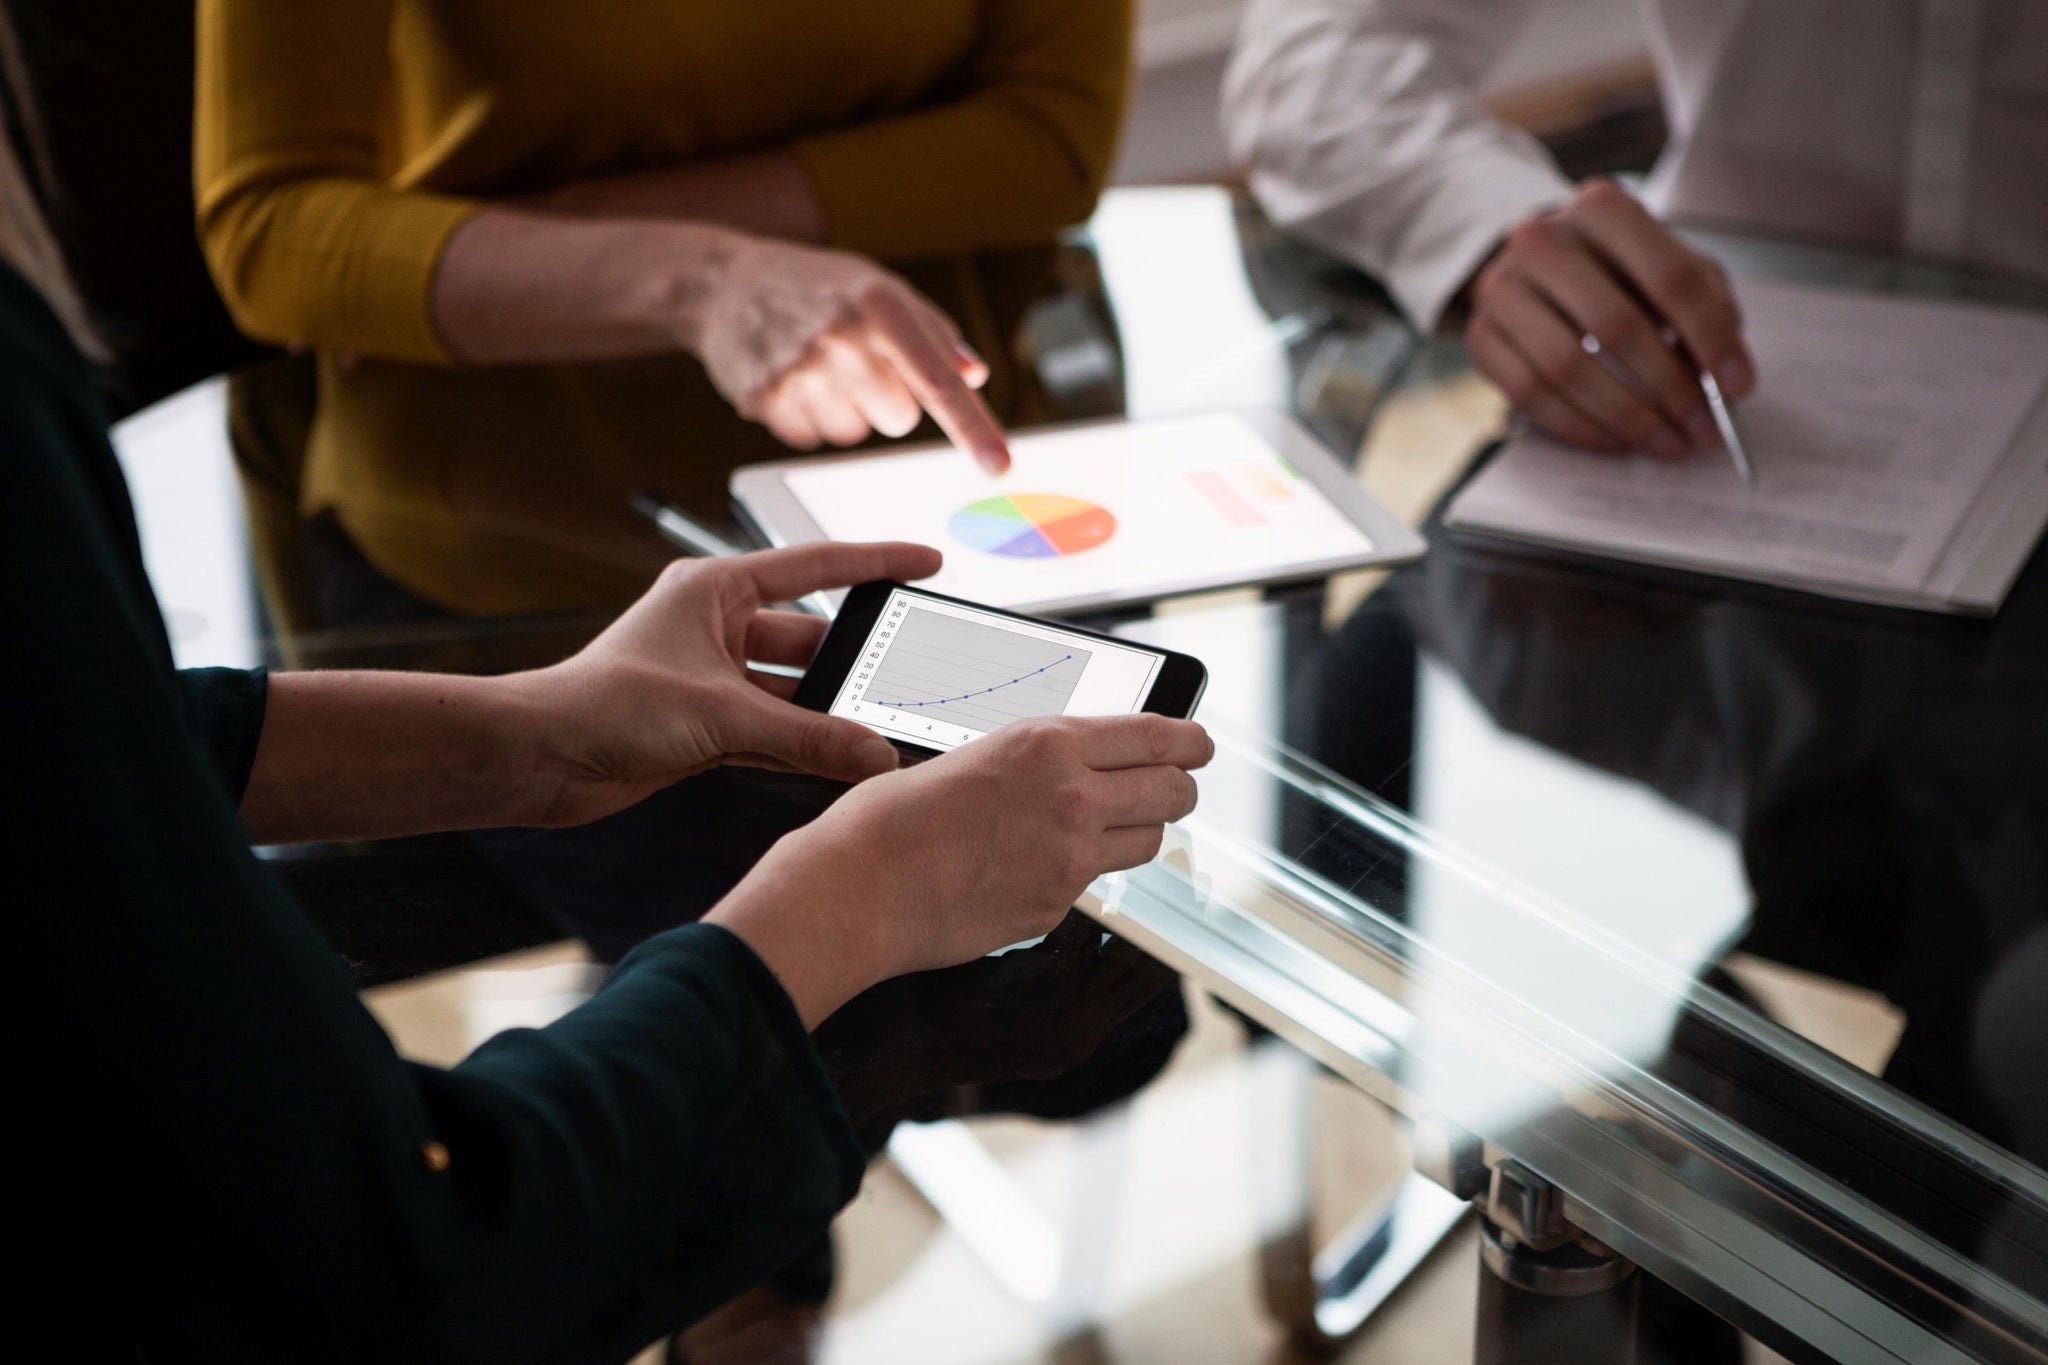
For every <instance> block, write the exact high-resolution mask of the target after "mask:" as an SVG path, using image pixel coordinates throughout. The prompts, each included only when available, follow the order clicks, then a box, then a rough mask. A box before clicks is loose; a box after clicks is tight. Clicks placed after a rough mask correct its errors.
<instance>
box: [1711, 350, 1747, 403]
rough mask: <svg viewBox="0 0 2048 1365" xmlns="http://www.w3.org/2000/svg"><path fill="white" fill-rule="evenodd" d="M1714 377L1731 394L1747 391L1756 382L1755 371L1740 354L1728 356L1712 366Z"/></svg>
mask: <svg viewBox="0 0 2048 1365" xmlns="http://www.w3.org/2000/svg"><path fill="white" fill-rule="evenodd" d="M1714 378H1715V379H1717V380H1719V381H1720V383H1721V387H1722V389H1724V390H1725V391H1727V392H1728V393H1731V394H1738V393H1748V392H1749V389H1750V386H1751V385H1752V384H1754V383H1756V371H1755V370H1754V369H1752V368H1751V367H1750V363H1749V362H1748V361H1747V360H1744V359H1743V358H1742V357H1741V356H1739V355H1738V356H1730V357H1728V359H1726V360H1724V361H1722V362H1721V363H1720V364H1718V365H1716V366H1715V367H1714Z"/></svg>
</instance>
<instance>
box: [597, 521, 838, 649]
mask: <svg viewBox="0 0 2048 1365" xmlns="http://www.w3.org/2000/svg"><path fill="white" fill-rule="evenodd" d="M632 502H633V510H634V511H636V512H638V513H639V514H640V515H641V516H643V517H646V518H647V519H648V520H649V521H651V522H653V523H654V528H655V529H656V530H657V531H660V532H661V534H662V536H663V537H664V538H665V539H667V541H668V542H669V543H670V544H671V545H675V546H678V547H680V548H682V549H684V550H688V551H689V552H690V553H691V554H693V555H696V556H697V557H698V558H700V559H730V558H732V556H734V555H743V554H745V553H747V550H746V547H744V546H741V545H735V544H733V543H732V542H731V541H729V540H727V539H725V537H723V536H721V535H719V534H718V533H717V532H715V531H713V530H712V529H711V528H710V527H708V526H705V525H704V524H702V523H701V522H699V521H697V520H695V519H694V518H692V517H690V516H688V515H686V514H685V513H684V512H683V510H682V509H681V508H679V507H677V506H675V504H673V503H670V502H664V501H663V500H662V499H661V498H660V497H658V496H656V495H655V494H653V493H635V494H634V495H633V498H632ZM791 605H792V606H795V607H799V608H801V609H803V610H804V611H808V612H810V613H812V614H813V615H817V616H822V617H824V618H825V619H826V620H828V621H829V620H831V619H832V618H833V617H834V616H836V615H838V613H837V612H836V611H834V610H833V609H832V604H831V603H830V602H828V601H826V600H825V597H824V594H822V593H815V592H814V593H812V594H811V595H810V596H808V597H806V598H804V599H803V600H802V601H800V602H793V603H791Z"/></svg>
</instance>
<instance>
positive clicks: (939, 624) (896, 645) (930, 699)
mask: <svg viewBox="0 0 2048 1365" xmlns="http://www.w3.org/2000/svg"><path fill="white" fill-rule="evenodd" d="M1090 657H1091V652H1090V651H1089V650H1087V649H1084V648H1081V647H1080V646H1078V645H1076V644H1074V643H1071V642H1069V641H1063V640H1045V639H1040V638H1038V637H1036V636H1032V635H1025V634H1022V633H1020V632H1017V631H1012V630H1004V629H1002V628H1001V627H999V626H990V625H983V624H982V623H980V622H977V621H968V620H963V619H961V618H960V617H958V616H951V615H944V614H941V613H939V612H936V611H927V610H924V609H921V608H918V607H905V608H904V609H903V610H901V611H900V612H898V611H892V612H891V613H890V614H889V616H888V617H886V618H885V619H884V621H883V623H882V625H881V628H880V629H878V630H877V631H876V632H875V635H874V637H873V639H872V640H871V641H870V643H869V646H868V650H867V653H866V655H865V656H864V657H863V658H862V660H861V663H860V665H859V669H858V673H860V674H866V677H865V678H864V679H862V678H860V677H859V676H856V690H855V692H854V695H853V696H852V697H851V698H850V700H851V701H853V702H854V703H855V714H856V715H858V716H861V718H863V719H866V718H867V717H866V709H867V708H869V707H880V708H883V709H885V710H887V711H889V712H891V713H893V714H892V717H891V718H892V720H893V722H894V723H895V724H894V726H892V728H903V729H907V730H911V731H913V732H928V733H930V734H931V735H932V736H933V737H934V738H937V739H941V740H949V741H951V742H955V743H957V742H963V741H964V739H965V738H966V736H958V737H956V736H954V735H953V734H952V733H951V732H952V731H953V730H954V729H955V728H956V727H957V728H958V729H960V730H965V731H972V732H974V733H977V734H985V733H987V732H988V731H990V730H995V729H998V728H1000V727H1002V726H1004V725H1008V724H1009V723H1010V722H1011V721H1013V720H1023V719H1025V718H1026V717H1029V716H1057V715H1061V714H1063V713H1064V712H1065V710H1066V706H1067V703H1068V701H1069V700H1070V699H1071V698H1072V697H1073V695H1074V687H1075V685H1076V684H1077V683H1079V682H1080V680H1081V675H1082V673H1083V672H1085V671H1086V670H1087V668H1088V661H1089V659H1090Z"/></svg>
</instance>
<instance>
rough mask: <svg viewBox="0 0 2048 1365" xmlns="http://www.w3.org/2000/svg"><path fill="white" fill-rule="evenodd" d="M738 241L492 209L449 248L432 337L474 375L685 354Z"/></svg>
mask: <svg viewBox="0 0 2048 1365" xmlns="http://www.w3.org/2000/svg"><path fill="white" fill-rule="evenodd" d="M738 240H739V239H738V237H737V234H735V233H734V232H732V231H731V230H730V229H727V228H721V227H715V226H711V225H707V224H701V223H668V222H653V221H645V220H634V219H630V218H606V219H583V218H577V217H573V216H570V215H567V214H558V213H540V212H534V211H531V210H527V209H516V208H489V209H484V210H482V211H481V212H479V213H477V214H476V215H474V216H473V217H471V218H470V219H469V220H468V221H466V222H464V223H463V224H462V226H461V227H459V228H457V229H456V231H455V232H454V234H453V235H452V236H451V237H450V238H449V239H448V245H447V247H446V249H445V250H444V251H443V253H442V257H441V261H440V266H439V269H437V270H436V271H435V274H434V284H433V299H432V309H433V316H434V325H435V327H436V329H437V330H438V331H439V333H440V335H441V338H442V340H443V341H444V342H445V343H446V344H447V347H448V351H449V353H450V354H451V355H453V356H454V357H455V358H456V359H458V360H460V361H463V362H465V363H468V364H473V365H520V364H553V363H563V362H573V361H581V360H610V359H620V358H624V357H629V356H640V355H654V354H659V353H663V352H669V351H675V350H679V349H682V350H687V349H689V348H690V346H691V345H692V342H693V340H694V329H695V324H696V321H697V314H698V309H699V307H700V306H701V304H702V302H703V300H704V298H705V297H706V295H707V293H708V292H709V290H710V289H711V288H712V287H713V285H714V284H715V283H716V282H717V281H718V280H719V279H720V278H721V277H722V275H723V272H724V271H725V269H726V267H727V265H728V264H729V263H730V261H731V260H732V257H733V255H734V251H735V248H736V246H737V245H738Z"/></svg>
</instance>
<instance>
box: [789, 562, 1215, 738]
mask: <svg viewBox="0 0 2048 1365" xmlns="http://www.w3.org/2000/svg"><path fill="white" fill-rule="evenodd" d="M1208 676H1209V675H1208V670H1207V669H1205V668H1204V667H1203V666H1202V664H1201V662H1200V661H1199V660H1197V659H1194V658H1192V657H1190V656H1189V655H1186V654H1177V653H1175V652H1173V651H1172V650H1165V649H1155V648H1153V647H1151V646H1149V645H1139V644H1134V643H1132V642H1130V641H1128V640H1119V639H1117V638H1115V637H1114V636H1110V635H1102V634H1098V633H1097V632H1095V631H1087V630H1076V629H1074V628H1073V627H1071V626H1064V625H1056V624H1054V623H1052V622H1050V621H1042V620H1038V619H1036V618H1034V617H1030V616H1020V615H1017V614H1016V613H1014V612H1006V611H997V610H995V609H993V608H990V607H984V606H979V605H977V604H975V603H972V602H963V601H961V600H959V599H958V598H953V597H947V596H945V595H943V594H940V593H935V592H927V591H924V590H923V589H920V588H911V587H905V586H904V585H903V584H900V583H892V582H888V581H878V582H873V583H863V584H861V585H860V586H859V587H856V588H854V589H853V590H852V591H851V592H849V593H848V594H847V597H846V601H845V603H844V604H843V605H842V606H841V607H840V609H839V615H838V617H837V619H836V620H835V621H834V622H833V624H832V628H831V630H830V631H829V632H828V633H827V634H826V636H825V639H824V642H823V643H822V644H821V645H820V646H819V648H818V653H817V656H816V657H815V658H814V659H813V660H812V661H811V667H810V670H809V671H808V672H807V673H806V674H805V675H804V678H803V681H802V683H800V684H799V685H798V687H797V691H796V697H795V700H796V703H797V704H798V705H799V706H805V707H809V708H810V709H811V710H814V711H824V712H827V713H829V714H831V715H834V716H839V717H842V718H844V719H847V720H853V721H858V722H859V723H860V724H862V725H865V726H867V727H868V728H870V729H872V730H874V731H875V732H877V733H878V734H880V735H882V736H883V737H885V738H886V739H888V740H889V741H890V742H891V743H893V744H895V745H896V747H897V748H898V749H899V750H902V751H903V752H904V753H905V754H906V755H908V756H910V757H912V758H928V757H931V756H932V755H935V754H940V753H945V752H947V751H948V750H951V749H956V748H958V747H960V746H961V745H963V744H966V743H969V742H971V741H973V740H975V739H978V738H980V737H981V736H982V735H985V734H988V733H989V732H991V731H993V730H998V729H1000V728H1002V727H1003V726H1004V725H1007V724H1009V723H1010V722H1012V721H1016V720H1023V719H1025V718H1027V717H1032V716H1124V715H1136V714H1138V713H1140V712H1147V711H1149V712H1153V713H1156V714H1159V715H1165V716H1171V717H1174V718H1176V719H1186V718H1188V717H1190V716H1192V715H1193V714H1194V711H1195V706H1196V704H1197V703H1199V702H1200V700H1201V697H1202V691H1203V688H1204V687H1206V686H1207V684H1208Z"/></svg>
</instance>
